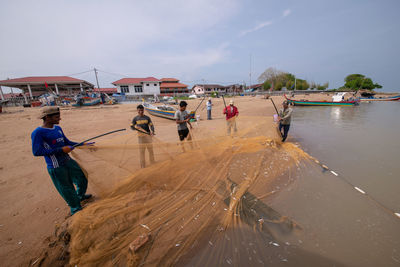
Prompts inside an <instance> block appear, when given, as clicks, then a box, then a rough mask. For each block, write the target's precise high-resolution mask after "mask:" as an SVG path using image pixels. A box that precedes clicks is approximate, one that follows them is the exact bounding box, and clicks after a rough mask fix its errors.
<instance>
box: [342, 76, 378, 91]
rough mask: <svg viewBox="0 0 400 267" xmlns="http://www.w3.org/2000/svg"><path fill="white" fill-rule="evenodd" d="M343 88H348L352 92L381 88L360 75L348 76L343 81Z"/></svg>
mask: <svg viewBox="0 0 400 267" xmlns="http://www.w3.org/2000/svg"><path fill="white" fill-rule="evenodd" d="M344 82H345V84H344V86H343V87H344V88H349V89H351V90H353V91H357V90H360V89H367V90H373V89H375V88H382V86H381V85H380V84H378V83H374V82H373V81H372V79H371V78H368V77H365V76H364V75H362V74H350V75H347V76H346V78H345V79H344Z"/></svg>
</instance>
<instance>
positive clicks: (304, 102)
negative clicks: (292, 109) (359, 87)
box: [285, 93, 360, 106]
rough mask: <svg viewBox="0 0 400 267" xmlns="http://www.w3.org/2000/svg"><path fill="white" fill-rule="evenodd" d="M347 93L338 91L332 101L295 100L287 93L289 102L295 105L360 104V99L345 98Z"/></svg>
mask: <svg viewBox="0 0 400 267" xmlns="http://www.w3.org/2000/svg"><path fill="white" fill-rule="evenodd" d="M345 94H346V93H336V94H335V95H334V96H333V97H332V101H308V100H304V99H302V100H294V99H290V98H287V97H286V95H285V98H286V100H287V101H288V102H289V104H292V105H294V106H354V105H358V104H359V102H360V101H359V100H358V99H351V100H347V101H345V100H344V95H345Z"/></svg>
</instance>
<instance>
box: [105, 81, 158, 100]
mask: <svg viewBox="0 0 400 267" xmlns="http://www.w3.org/2000/svg"><path fill="white" fill-rule="evenodd" d="M112 84H113V85H115V86H116V87H117V92H118V93H125V94H126V95H133V96H135V95H137V96H140V95H154V94H156V95H159V94H160V84H161V80H159V79H156V78H154V77H147V78H123V79H121V80H118V81H115V82H113V83H112Z"/></svg>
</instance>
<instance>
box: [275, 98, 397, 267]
mask: <svg viewBox="0 0 400 267" xmlns="http://www.w3.org/2000/svg"><path fill="white" fill-rule="evenodd" d="M398 114H400V103H398V102H394V103H392V102H388V103H365V104H364V103H363V104H361V105H360V106H358V107H295V108H294V118H293V121H292V125H291V131H290V134H291V135H292V137H291V139H289V140H290V141H298V142H299V143H300V145H301V146H302V148H303V149H304V150H306V151H307V152H308V153H309V154H310V155H312V156H314V157H315V158H316V159H318V160H319V161H320V162H321V163H322V164H325V165H327V166H328V167H329V169H331V170H334V171H335V172H336V173H337V174H338V176H336V175H334V174H333V173H331V172H330V171H327V170H324V169H323V168H322V167H319V168H318V167H317V166H318V164H316V163H315V162H312V161H311V162H309V163H305V164H304V165H303V166H302V167H301V168H300V169H299V170H298V179H297V180H296V181H295V182H294V183H292V184H291V185H289V186H287V187H285V188H284V189H283V190H281V192H280V193H279V194H278V195H277V196H276V197H275V198H274V199H272V200H270V201H269V205H270V206H271V207H272V208H274V209H276V210H278V211H279V212H280V213H281V214H285V215H287V216H290V217H291V218H292V219H293V220H295V221H296V222H298V223H299V225H300V226H301V227H302V229H303V232H302V235H301V236H299V237H297V238H296V237H295V238H293V237H291V238H290V239H292V240H289V239H287V238H285V237H281V238H280V240H282V241H290V242H291V243H296V244H297V245H298V246H299V247H300V248H301V249H304V250H305V251H309V252H312V253H315V254H318V255H320V256H323V257H326V258H329V259H331V260H333V261H335V262H339V263H341V264H344V265H346V266H399V265H400V218H398V217H396V216H395V215H394V213H393V212H400V196H399V194H398V190H399V188H400V187H399V186H400V179H399V178H400V175H399V174H400V166H399V164H398V158H399V157H398V156H399V154H400V152H399V151H400V150H399V148H400V146H399V144H398V143H397V142H396V141H397V138H398V136H399V133H400V123H399V122H400V119H399V117H398ZM354 186H357V187H358V188H360V189H362V190H363V191H364V192H366V194H361V193H360V192H359V191H357V190H356V189H355V188H354ZM300 265H301V264H300Z"/></svg>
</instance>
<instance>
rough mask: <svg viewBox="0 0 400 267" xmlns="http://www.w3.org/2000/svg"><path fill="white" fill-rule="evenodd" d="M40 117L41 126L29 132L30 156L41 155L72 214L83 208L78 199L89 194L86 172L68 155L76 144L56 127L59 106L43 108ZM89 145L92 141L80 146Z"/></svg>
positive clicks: (87, 197)
mask: <svg viewBox="0 0 400 267" xmlns="http://www.w3.org/2000/svg"><path fill="white" fill-rule="evenodd" d="M39 119H42V120H43V125H42V126H40V127H38V128H36V129H35V130H34V131H33V132H32V135H31V139H32V152H33V155H34V156H37V157H39V156H43V157H44V159H45V161H46V164H47V171H48V172H49V174H50V177H51V180H52V181H53V183H54V186H55V187H56V189H57V191H58V193H60V195H61V196H62V197H63V199H64V200H65V201H66V202H67V204H68V206H69V207H70V209H71V215H73V214H75V213H76V212H77V211H80V210H81V209H82V206H81V201H83V200H85V199H89V198H91V197H92V195H91V194H85V193H86V189H87V185H88V180H87V179H86V177H85V174H84V173H83V171H82V169H81V167H79V165H78V163H76V161H75V160H73V159H71V157H70V156H69V155H68V153H70V152H71V151H72V150H73V149H74V147H73V146H74V145H77V144H78V143H75V142H71V141H70V140H68V139H67V137H65V135H64V132H63V130H62V129H61V127H60V126H58V124H59V123H60V120H61V118H60V109H59V107H54V106H49V107H44V108H42V110H41V112H40V115H39ZM91 144H93V143H86V144H83V145H91ZM74 185H75V186H76V189H75V187H74Z"/></svg>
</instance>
